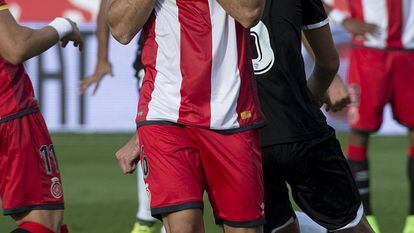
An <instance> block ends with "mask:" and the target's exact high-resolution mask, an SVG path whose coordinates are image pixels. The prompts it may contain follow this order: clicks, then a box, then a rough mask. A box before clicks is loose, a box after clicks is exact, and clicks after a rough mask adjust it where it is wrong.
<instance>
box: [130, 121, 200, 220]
mask: <svg viewBox="0 0 414 233" xmlns="http://www.w3.org/2000/svg"><path fill="white" fill-rule="evenodd" d="M138 136H139V143H140V150H141V166H142V171H143V176H144V181H145V184H146V189H147V192H148V195H149V197H150V205H151V213H152V215H153V216H156V217H157V218H161V216H162V215H164V214H169V213H173V212H178V211H181V210H186V209H194V208H196V209H197V208H198V209H202V208H203V190H204V174H203V168H202V164H201V160H200V156H199V152H198V148H197V145H196V144H195V142H194V141H193V139H192V138H191V136H190V135H189V134H188V133H187V132H186V130H185V129H184V127H181V126H175V125H146V126H141V127H140V128H139V129H138Z"/></svg>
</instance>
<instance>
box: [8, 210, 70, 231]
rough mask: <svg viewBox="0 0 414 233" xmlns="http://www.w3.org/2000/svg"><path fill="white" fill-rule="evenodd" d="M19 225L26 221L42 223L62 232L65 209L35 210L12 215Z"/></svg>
mask: <svg viewBox="0 0 414 233" xmlns="http://www.w3.org/2000/svg"><path fill="white" fill-rule="evenodd" d="M12 217H13V218H14V220H15V221H16V223H17V224H18V225H21V224H23V223H26V222H33V223H37V224H40V225H42V226H44V227H46V228H47V229H50V230H52V231H53V232H60V229H61V226H62V224H63V210H34V211H31V212H28V213H24V214H19V215H14V216H12Z"/></svg>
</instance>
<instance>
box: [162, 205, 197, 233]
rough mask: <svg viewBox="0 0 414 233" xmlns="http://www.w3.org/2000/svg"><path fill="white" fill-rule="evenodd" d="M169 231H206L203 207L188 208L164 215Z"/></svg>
mask: <svg viewBox="0 0 414 233" xmlns="http://www.w3.org/2000/svg"><path fill="white" fill-rule="evenodd" d="M162 219H163V223H164V227H165V229H166V230H167V232H168V233H204V221H203V212H202V210H201V209H188V210H182V211H178V212H175V213H171V214H168V215H165V216H163V218H162Z"/></svg>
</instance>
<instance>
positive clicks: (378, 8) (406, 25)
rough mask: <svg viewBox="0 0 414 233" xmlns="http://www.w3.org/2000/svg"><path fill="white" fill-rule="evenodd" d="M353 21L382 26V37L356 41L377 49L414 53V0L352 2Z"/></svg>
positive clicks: (380, 35)
mask: <svg viewBox="0 0 414 233" xmlns="http://www.w3.org/2000/svg"><path fill="white" fill-rule="evenodd" d="M349 3H350V5H349V7H350V8H349V10H350V13H351V16H352V17H353V18H358V19H361V20H363V21H365V22H367V23H373V24H376V25H377V26H379V29H380V31H379V35H376V36H372V35H366V38H365V39H363V38H358V37H355V38H354V43H355V44H358V45H364V46H367V47H374V48H380V49H384V48H391V49H414V0H349Z"/></svg>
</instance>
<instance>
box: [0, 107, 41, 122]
mask: <svg viewBox="0 0 414 233" xmlns="http://www.w3.org/2000/svg"><path fill="white" fill-rule="evenodd" d="M39 111H40V109H39V108H38V107H36V108H29V109H25V110H22V111H19V112H17V113H13V114H10V115H8V116H5V117H0V123H4V122H8V121H12V120H14V119H17V118H21V117H24V116H26V115H29V114H33V113H36V112H39Z"/></svg>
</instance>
